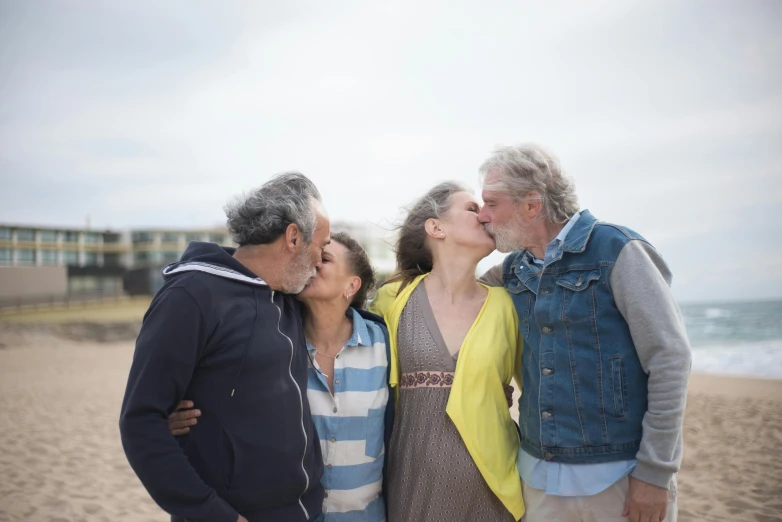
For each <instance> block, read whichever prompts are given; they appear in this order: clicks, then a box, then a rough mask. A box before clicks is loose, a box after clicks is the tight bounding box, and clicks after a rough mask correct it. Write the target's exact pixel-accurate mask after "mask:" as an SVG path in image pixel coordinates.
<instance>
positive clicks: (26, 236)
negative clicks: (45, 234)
mask: <svg viewBox="0 0 782 522" xmlns="http://www.w3.org/2000/svg"><path fill="white" fill-rule="evenodd" d="M16 240H17V241H35V230H30V229H29V228H19V229H17V230H16Z"/></svg>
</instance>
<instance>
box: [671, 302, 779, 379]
mask: <svg viewBox="0 0 782 522" xmlns="http://www.w3.org/2000/svg"><path fill="white" fill-rule="evenodd" d="M681 310H682V314H683V315H684V322H685V324H686V325H687V333H688V334H689V337H690V343H691V346H692V371H693V372H697V373H715V374H727V375H744V376H752V377H765V378H773V379H782V301H764V302H756V303H752V302H732V303H700V304H682V305H681Z"/></svg>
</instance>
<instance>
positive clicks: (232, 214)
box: [225, 172, 321, 246]
mask: <svg viewBox="0 0 782 522" xmlns="http://www.w3.org/2000/svg"><path fill="white" fill-rule="evenodd" d="M313 199H315V200H317V201H321V198H320V192H318V189H317V187H315V184H314V183H312V181H310V180H309V178H307V177H306V176H305V175H304V174H301V173H300V172H285V173H282V174H278V175H276V176H274V177H273V178H272V179H270V180H269V181H268V182H266V183H265V184H264V185H263V186H261V187H260V188H257V189H255V190H252V191H250V192H249V193H246V194H243V195H241V196H238V197H237V198H236V199H234V200H233V201H232V202H230V203H228V204H227V205H226V206H225V215H226V217H227V218H228V220H227V226H228V230H229V231H230V232H231V236H232V237H233V240H234V241H235V242H236V243H237V244H238V245H239V246H244V245H266V244H269V243H272V242H274V241H275V240H277V238H279V237H280V236H281V235H282V234H284V233H285V230H286V229H287V228H288V226H289V225H290V224H295V225H296V226H298V227H299V230H301V233H302V234H303V235H304V240H305V241H306V242H307V243H310V242H311V241H312V235H313V233H314V231H315V222H316V219H317V216H316V215H315V209H314V208H313V206H312V200H313Z"/></svg>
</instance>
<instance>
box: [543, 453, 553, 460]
mask: <svg viewBox="0 0 782 522" xmlns="http://www.w3.org/2000/svg"><path fill="white" fill-rule="evenodd" d="M543 458H544V459H546V460H551V459H553V458H554V455H553V454H552V453H546V454H545V455H543Z"/></svg>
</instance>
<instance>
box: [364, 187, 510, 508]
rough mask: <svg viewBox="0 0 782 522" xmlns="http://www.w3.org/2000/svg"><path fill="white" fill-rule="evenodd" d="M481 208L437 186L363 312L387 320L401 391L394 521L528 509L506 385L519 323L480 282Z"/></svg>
mask: <svg viewBox="0 0 782 522" xmlns="http://www.w3.org/2000/svg"><path fill="white" fill-rule="evenodd" d="M479 211H480V204H479V202H478V200H477V199H476V198H475V197H474V196H473V195H472V194H471V193H470V192H469V191H468V190H467V189H465V188H464V187H462V186H461V185H458V184H456V183H450V182H449V183H442V184H440V185H438V186H436V187H435V188H433V189H432V190H430V191H429V192H428V193H427V194H426V195H425V196H424V197H423V198H421V199H420V200H419V201H418V202H417V203H416V204H415V205H413V207H412V208H411V209H410V212H409V214H408V216H407V218H406V219H405V221H404V223H403V225H402V228H401V230H400V235H399V240H398V243H397V273H396V274H395V275H394V276H393V277H392V278H391V279H390V280H389V282H388V283H386V284H385V285H384V286H383V287H382V288H381V289H380V290H379V291H378V295H377V297H376V298H375V300H374V301H373V303H372V306H371V307H370V310H371V311H373V312H375V313H377V314H379V315H381V316H382V317H383V318H384V319H385V321H386V324H387V325H388V329H389V333H390V340H391V361H390V365H391V372H390V384H391V386H392V387H394V388H395V390H396V394H397V397H398V402H397V409H396V419H395V422H394V431H393V435H392V437H391V444H390V447H389V448H387V455H386V458H387V459H388V460H387V465H388V476H387V481H386V484H387V487H388V518H389V522H428V521H434V520H447V521H449V522H458V521H464V522H467V521H470V522H473V521H480V520H486V521H506V522H510V521H514V520H519V519H520V518H521V517H522V515H523V514H524V502H523V500H522V496H521V480H520V478H519V473H518V470H517V468H516V454H517V452H518V435H517V431H516V427H515V425H514V423H513V420H512V419H511V417H510V414H509V412H508V406H507V403H506V398H505V392H504V387H505V386H506V385H507V384H509V383H510V380H511V378H513V377H515V378H516V381H517V383H518V384H519V385H520V382H521V381H520V370H521V368H520V361H521V339H520V336H519V329H518V323H517V321H518V318H517V315H516V312H515V310H514V307H513V303H512V301H511V299H510V297H509V296H508V295H507V294H506V293H505V290H504V289H502V288H489V287H486V286H484V285H481V284H479V283H478V282H476V279H475V271H476V268H477V265H478V262H479V261H480V260H481V259H483V258H484V257H486V256H487V255H488V254H490V253H491V252H492V251H493V250H494V240H493V239H492V238H491V236H489V235H488V234H487V233H486V231H485V230H484V228H483V226H482V225H481V224H480V223H479V222H478V212H479Z"/></svg>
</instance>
